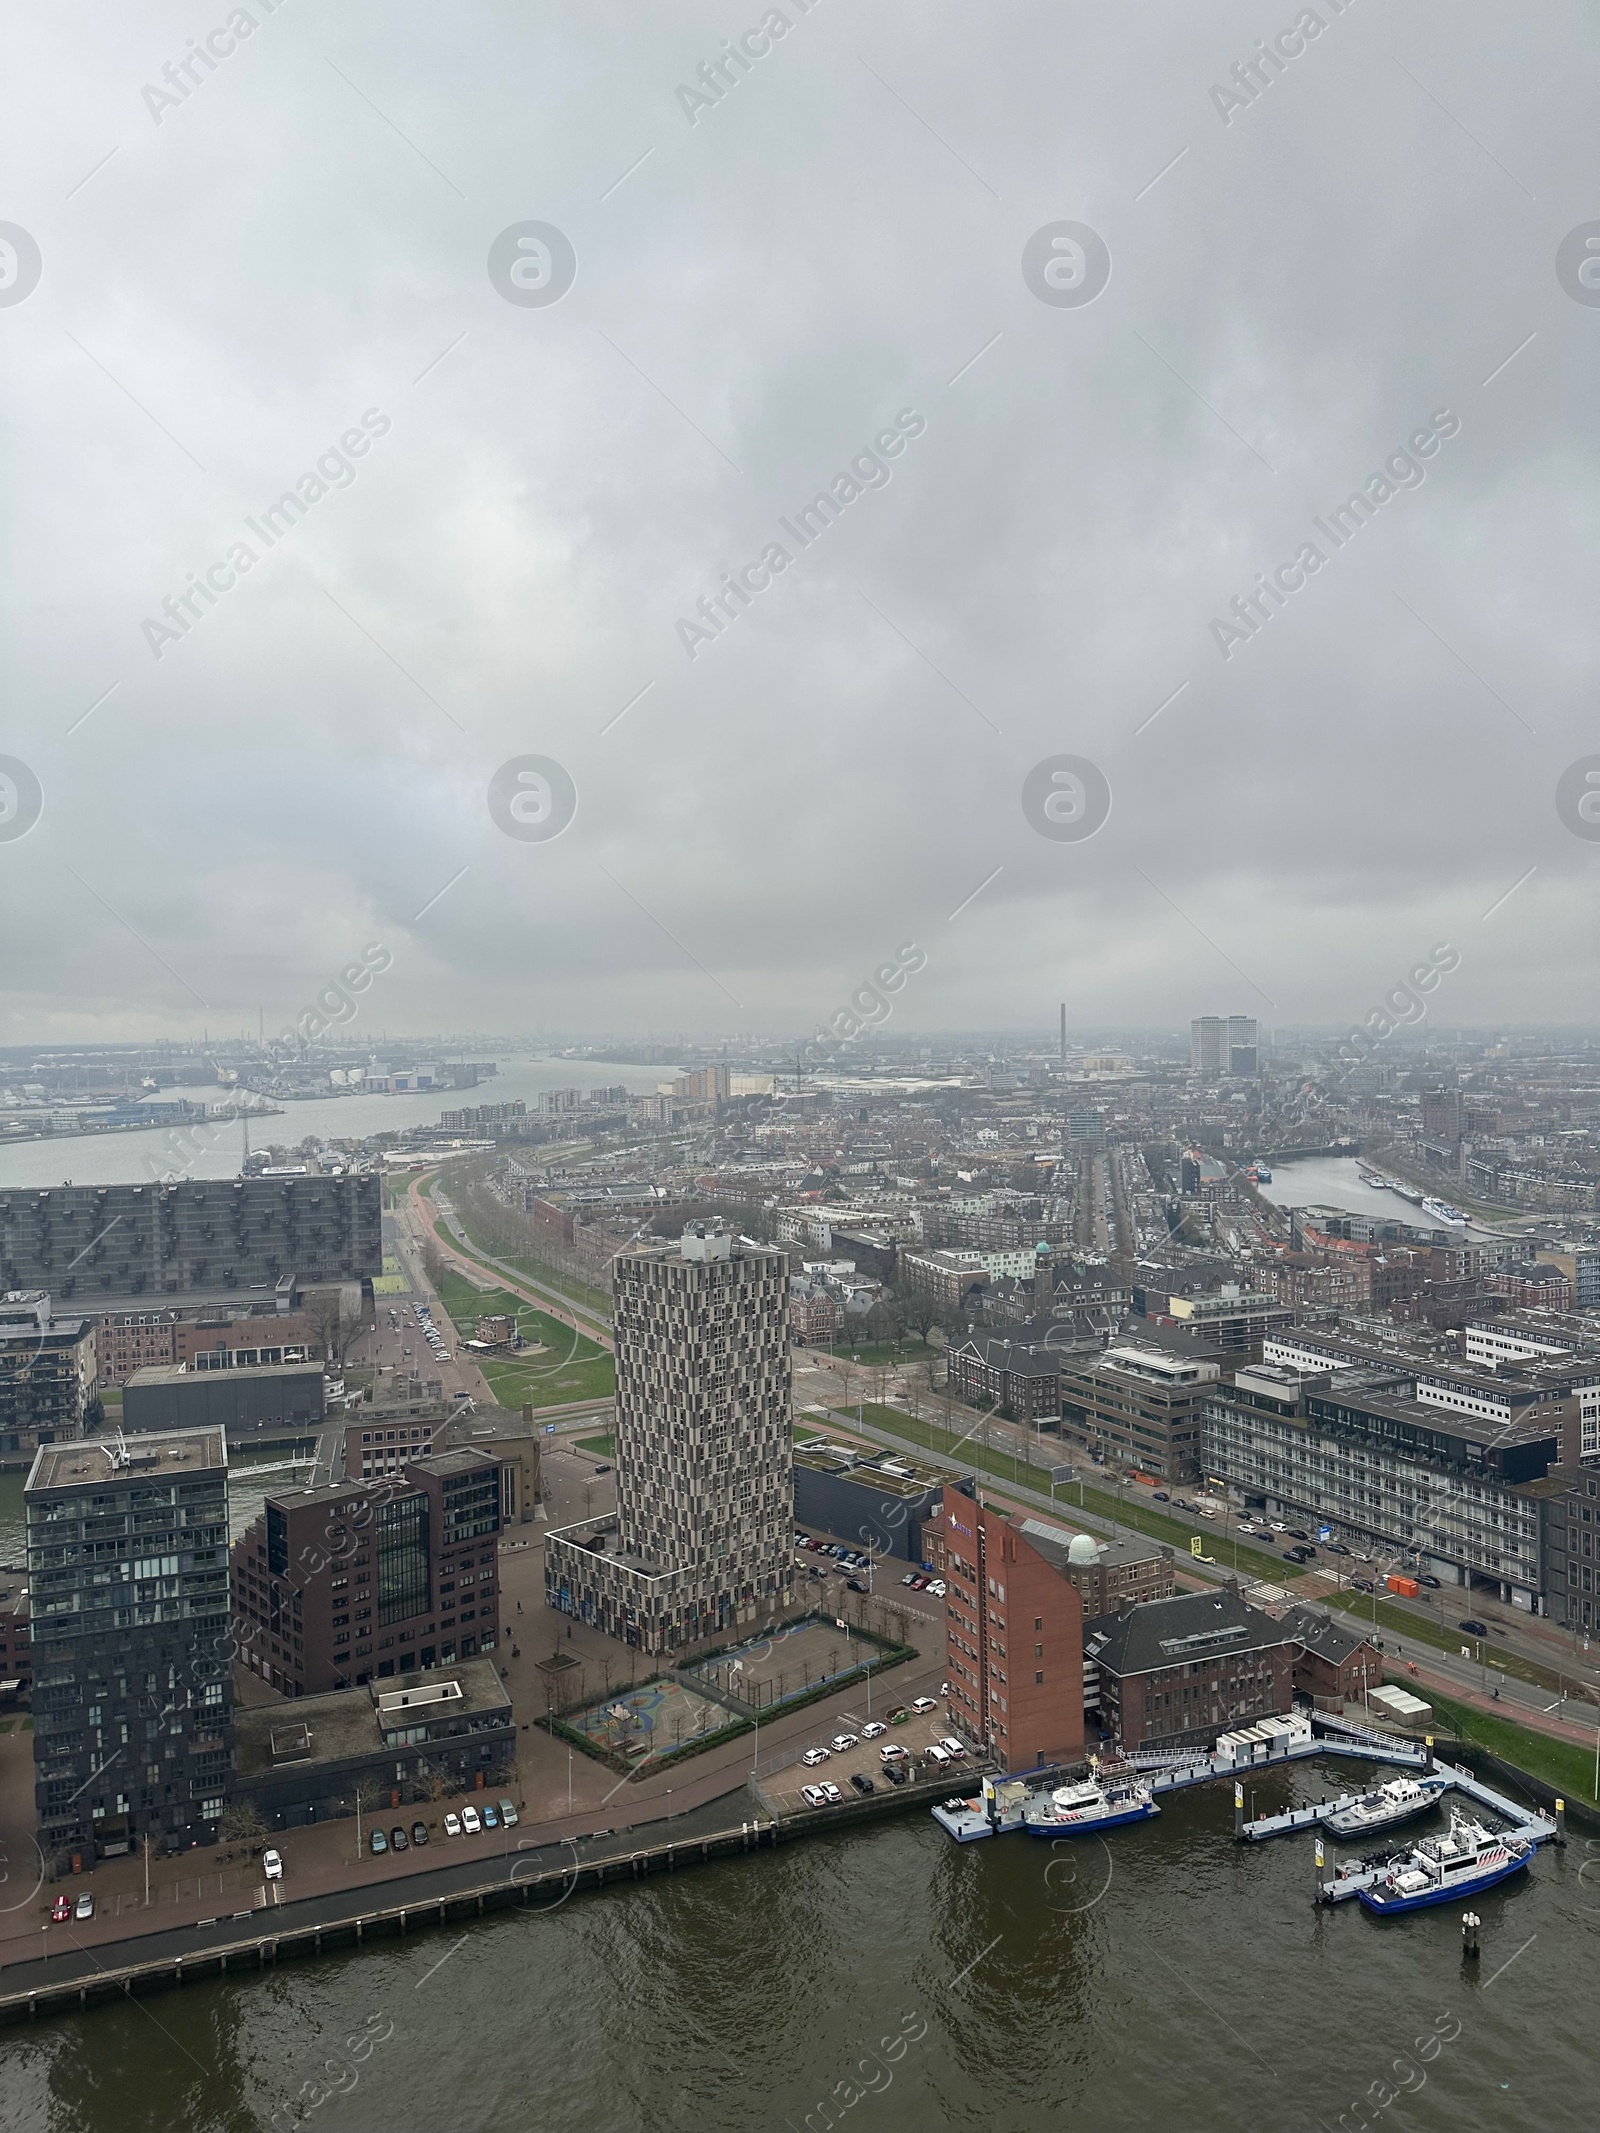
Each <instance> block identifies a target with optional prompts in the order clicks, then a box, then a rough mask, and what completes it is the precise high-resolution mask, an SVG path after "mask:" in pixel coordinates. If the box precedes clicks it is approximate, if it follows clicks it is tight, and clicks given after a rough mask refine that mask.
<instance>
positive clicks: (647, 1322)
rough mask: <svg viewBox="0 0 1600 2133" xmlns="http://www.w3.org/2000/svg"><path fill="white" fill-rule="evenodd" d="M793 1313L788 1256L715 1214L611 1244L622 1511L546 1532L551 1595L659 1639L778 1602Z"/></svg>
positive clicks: (789, 1588)
mask: <svg viewBox="0 0 1600 2133" xmlns="http://www.w3.org/2000/svg"><path fill="white" fill-rule="evenodd" d="M788 1320H789V1262H788V1259H787V1256H786V1255H785V1254H784V1253H782V1252H774V1251H768V1250H766V1249H764V1248H763V1247H761V1246H758V1245H749V1244H744V1243H738V1244H736V1243H735V1241H734V1239H733V1238H732V1237H731V1236H730V1235H729V1233H728V1232H727V1231H726V1230H725V1229H723V1228H722V1227H721V1226H720V1224H713V1223H704V1222H692V1223H690V1225H689V1227H688V1228H687V1229H686V1230H685V1231H684V1233H683V1238H682V1241H681V1244H680V1245H678V1246H677V1247H667V1248H663V1249H661V1250H658V1251H632V1252H623V1253H620V1254H619V1255H618V1257H617V1260H616V1270H615V1309H614V1317H613V1326H614V1329H615V1334H616V1354H617V1409H616V1413H617V1426H616V1440H617V1454H616V1468H617V1511H616V1516H615V1518H614V1519H612V1520H605V1521H594V1520H590V1521H585V1522H584V1523H583V1524H582V1525H578V1526H572V1527H568V1528H566V1529H565V1530H564V1531H562V1532H558V1533H552V1534H550V1535H549V1537H548V1538H547V1540H546V1543H545V1597H546V1599H547V1601H548V1602H549V1604H550V1605H551V1606H552V1607H556V1608H559V1609H561V1611H562V1612H563V1613H566V1614H571V1615H577V1616H579V1617H581V1618H582V1619H583V1620H584V1621H586V1622H595V1623H598V1624H599V1625H600V1626H601V1627H602V1628H604V1629H605V1630H606V1631H608V1633H609V1634H611V1635H612V1636H615V1637H619V1638H621V1639H622V1640H623V1641H624V1642H625V1643H628V1644H632V1645H636V1646H638V1647H639V1648H640V1649H641V1650H644V1651H668V1650H673V1649H677V1648H681V1647H684V1646H690V1645H694V1644H699V1643H704V1642H707V1641H709V1640H711V1639H713V1638H717V1637H721V1636H724V1635H726V1634H727V1633H728V1632H730V1631H737V1630H738V1629H740V1628H742V1627H746V1626H753V1625H754V1624H756V1623H757V1622H762V1621H767V1620H770V1619H771V1618H772V1616H773V1615H775V1614H778V1613H781V1612H782V1611H783V1610H784V1609H785V1608H786V1607H787V1606H788V1605H789V1603H790V1601H791V1599H792V1598H793V1593H794V1547H793V1542H792V1539H791V1534H792V1530H793V1529H792V1524H791V1521H792V1519H793V1515H794V1471H793V1462H792V1455H791V1428H790V1403H791V1379H790V1357H789V1323H788Z"/></svg>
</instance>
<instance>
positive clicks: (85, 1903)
mask: <svg viewBox="0 0 1600 2133" xmlns="http://www.w3.org/2000/svg"><path fill="white" fill-rule="evenodd" d="M72 1915H73V1917H74V1918H76V1919H77V1920H78V1922H79V1923H80V1924H82V1922H83V1920H84V1919H86V1918H93V1916H94V1891H93V1890H92V1889H85V1890H84V1892H83V1894H82V1895H81V1896H80V1897H79V1898H78V1901H77V1903H76V1904H75V1906H74V1907H73V1912H72Z"/></svg>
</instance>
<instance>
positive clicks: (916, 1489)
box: [794, 1446, 956, 1563]
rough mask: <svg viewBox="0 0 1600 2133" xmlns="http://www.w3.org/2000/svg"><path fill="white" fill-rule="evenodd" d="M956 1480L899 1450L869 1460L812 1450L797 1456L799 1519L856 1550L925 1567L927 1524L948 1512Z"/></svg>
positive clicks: (796, 1507)
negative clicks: (947, 1502) (950, 1491)
mask: <svg viewBox="0 0 1600 2133" xmlns="http://www.w3.org/2000/svg"><path fill="white" fill-rule="evenodd" d="M955 1481H956V1477H955V1475H954V1474H950V1473H942V1472H939V1471H938V1470H936V1469H934V1468H931V1467H916V1466H913V1465H912V1464H911V1462H910V1461H909V1460H904V1459H901V1458H899V1457H898V1456H897V1455H896V1454H895V1453H893V1452H885V1453H883V1455H882V1456H881V1457H880V1458H877V1459H872V1460H865V1459H852V1458H851V1457H849V1456H848V1455H846V1456H844V1457H841V1456H840V1454H839V1452H838V1451H837V1450H836V1449H834V1448H827V1449H821V1448H818V1447H815V1446H806V1447H804V1448H802V1449H801V1450H799V1451H797V1452H796V1453H795V1455H794V1515H795V1517H796V1518H797V1519H798V1520H799V1521H800V1523H801V1525H803V1526H813V1527H815V1528H816V1530H817V1531H818V1532H819V1533H826V1534H828V1535H830V1536H831V1537H832V1538H833V1539H835V1540H842V1541H848V1542H849V1543H850V1545H851V1546H852V1547H864V1548H870V1549H872V1550H874V1551H875V1552H879V1553H882V1554H884V1555H890V1556H894V1557H895V1558H897V1559H898V1560H899V1561H901V1562H905V1563H920V1562H921V1561H922V1560H923V1554H922V1526H923V1521H924V1520H925V1519H927V1518H930V1517H936V1516H938V1515H940V1514H941V1513H942V1512H943V1510H944V1492H945V1487H946V1485H947V1484H948V1485H950V1486H952V1487H953V1486H954V1485H955Z"/></svg>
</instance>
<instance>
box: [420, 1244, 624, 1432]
mask: <svg viewBox="0 0 1600 2133" xmlns="http://www.w3.org/2000/svg"><path fill="white" fill-rule="evenodd" d="M439 1301H440V1302H441V1303H442V1304H443V1305H444V1307H445V1309H446V1310H447V1311H448V1312H449V1314H450V1316H451V1318H452V1319H453V1320H454V1322H455V1325H456V1327H457V1329H458V1331H459V1332H460V1334H461V1336H462V1338H463V1339H464V1340H465V1339H470V1338H472V1337H473V1336H474V1335H475V1334H476V1332H477V1329H478V1320H479V1319H480V1318H484V1317H495V1316H504V1317H507V1318H513V1319H515V1320H516V1324H517V1330H518V1332H519V1333H520V1334H521V1335H522V1338H523V1340H524V1341H525V1342H527V1343H528V1344H529V1347H530V1348H531V1349H532V1351H533V1352H531V1353H530V1352H528V1350H524V1351H522V1352H521V1353H519V1354H514V1355H484V1356H479V1357H477V1358H476V1360H477V1362H478V1366H479V1368H480V1369H481V1370H482V1372H483V1374H484V1377H485V1378H486V1379H487V1380H488V1383H489V1389H490V1391H491V1392H492V1393H493V1394H494V1396H495V1398H496V1399H497V1400H498V1401H499V1403H500V1405H501V1406H502V1407H512V1408H516V1407H565V1406H567V1405H568V1404H569V1403H570V1402H572V1401H574V1400H609V1399H612V1398H613V1397H614V1396H615V1394H616V1389H617V1373H616V1366H615V1364H614V1363H613V1361H612V1359H611V1356H610V1355H609V1353H608V1352H607V1351H606V1350H605V1349H604V1348H601V1347H598V1346H597V1345H596V1343H595V1342H593V1341H592V1340H590V1339H588V1338H587V1336H586V1335H584V1334H582V1333H579V1332H577V1331H576V1330H575V1329H574V1328H573V1327H571V1326H566V1325H563V1324H562V1323H561V1321H560V1319H557V1318H552V1317H551V1316H550V1315H549V1313H548V1312H545V1311H541V1310H540V1309H539V1307H538V1306H537V1304H530V1303H524V1302H523V1301H522V1299H521V1298H520V1297H518V1296H513V1295H512V1294H511V1293H510V1291H509V1290H506V1289H480V1288H478V1287H476V1286H475V1284H473V1283H472V1282H469V1281H468V1280H466V1279H465V1277H464V1276H463V1275H461V1274H458V1273H456V1272H455V1270H454V1269H453V1268H450V1269H447V1270H445V1271H444V1273H443V1274H442V1275H441V1277H440V1280H439Z"/></svg>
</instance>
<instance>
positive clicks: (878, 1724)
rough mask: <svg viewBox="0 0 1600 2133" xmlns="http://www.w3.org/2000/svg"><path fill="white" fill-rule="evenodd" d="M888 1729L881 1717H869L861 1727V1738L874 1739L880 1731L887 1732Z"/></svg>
mask: <svg viewBox="0 0 1600 2133" xmlns="http://www.w3.org/2000/svg"><path fill="white" fill-rule="evenodd" d="M888 1730H889V1728H888V1727H887V1726H886V1725H885V1724H884V1722H883V1720H882V1719H881V1718H869V1719H868V1720H867V1722H866V1724H865V1725H864V1726H863V1727H862V1728H861V1738H862V1739H863V1740H876V1739H877V1738H878V1735H879V1734H880V1733H887V1732H888Z"/></svg>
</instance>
